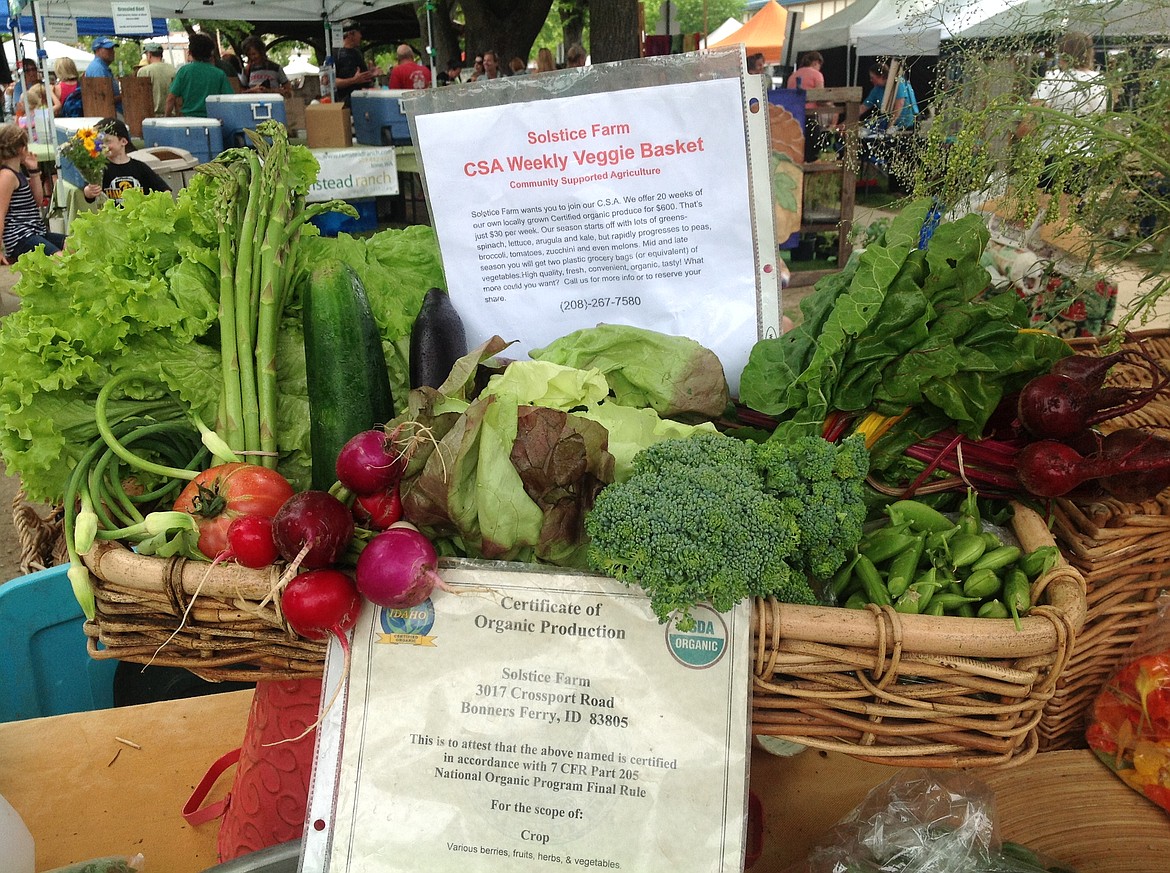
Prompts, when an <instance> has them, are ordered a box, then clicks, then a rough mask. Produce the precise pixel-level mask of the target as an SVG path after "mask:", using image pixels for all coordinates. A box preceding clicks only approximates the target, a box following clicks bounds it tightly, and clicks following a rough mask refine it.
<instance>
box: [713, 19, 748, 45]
mask: <svg viewBox="0 0 1170 873" xmlns="http://www.w3.org/2000/svg"><path fill="white" fill-rule="evenodd" d="M741 27H743V22H742V21H739V20H738V19H735V18H729V19H727V20H726V21H725V22H723V23H722V24H721V25H719V26H718V27H717V28H715V29H714V30H713V31H711V32H710V33H709V34H707V39H706V41H705V43H704V44H705V45H714V44H715V43H717V42H719V40H721V39H723V38H725V37H728V36H731V35H732V34H733V33H735V32H736V31H737V30H739V29H740V28H741Z"/></svg>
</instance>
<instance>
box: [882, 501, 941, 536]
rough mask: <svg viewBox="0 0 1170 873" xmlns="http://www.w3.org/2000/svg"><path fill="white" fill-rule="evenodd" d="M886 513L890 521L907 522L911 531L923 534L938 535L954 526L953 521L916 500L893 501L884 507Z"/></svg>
mask: <svg viewBox="0 0 1170 873" xmlns="http://www.w3.org/2000/svg"><path fill="white" fill-rule="evenodd" d="M886 513H887V514H888V515H889V516H890V518H891V519H892V520H894V521H905V522H909V523H910V528H911V530H916V531H921V532H924V533H932V532H933V533H938V532H941V531H944V530H950V529H951V528H952V527H954V526H955V523H954V522H953V521H951V520H950V519H949V518H947V517H946V516H945V515H943V514H942V513H941V512H939V511H938V510H937V509H935V508H934V507H933V506H927V505H926V504H925V503H919V502H918V501H917V500H895V501H894V502H893V503H891V504H890V505H889V506H887V507H886Z"/></svg>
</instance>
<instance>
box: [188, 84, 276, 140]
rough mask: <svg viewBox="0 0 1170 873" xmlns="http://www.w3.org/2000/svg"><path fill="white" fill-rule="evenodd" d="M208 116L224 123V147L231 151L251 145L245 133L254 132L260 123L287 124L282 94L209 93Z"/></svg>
mask: <svg viewBox="0 0 1170 873" xmlns="http://www.w3.org/2000/svg"><path fill="white" fill-rule="evenodd" d="M207 116H208V117H209V118H218V119H219V120H220V121H221V122H223V144H224V146H225V147H226V148H229V149H230V148H233V147H235V146H246V145H248V138H247V137H246V136H244V131H245V130H255V129H256V125H257V124H259V123H260V122H261V121H268V120H269V119H270V118H272V119H275V120H277V121H279V122H280V123H281V124H285V123H286V122H285V112H284V97H282V96H281V95H280V94H209V95H207Z"/></svg>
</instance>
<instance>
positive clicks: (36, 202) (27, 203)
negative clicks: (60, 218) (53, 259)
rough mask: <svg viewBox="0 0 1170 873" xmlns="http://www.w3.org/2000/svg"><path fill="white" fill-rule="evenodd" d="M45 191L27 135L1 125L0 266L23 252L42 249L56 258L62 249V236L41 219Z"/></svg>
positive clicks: (7, 125)
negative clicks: (0, 252)
mask: <svg viewBox="0 0 1170 873" xmlns="http://www.w3.org/2000/svg"><path fill="white" fill-rule="evenodd" d="M43 200H44V190H43V189H42V187H41V168H40V167H39V166H38V165H37V159H36V157H34V156H33V155H32V154H30V153H29V150H28V131H26V130H24V129H23V128H21V127H19V126H18V125H16V124H0V239H2V240H3V243H4V254H3V255H2V256H0V264H4V265H11V264H14V263H16V259H17V258H19V257H20V256H21V255H23V254H24V253H25V252H30V251H32V250H33V249H35V248H36V247H37V246H44V249H45V254H47V255H55V254H57V253H59V252H60V251H61V249H63V248H64V247H65V236H64V235H63V234H60V233H50V232H49V229H48V227H47V226H46V225H45V219H44V216H42V215H41V203H42V202H43Z"/></svg>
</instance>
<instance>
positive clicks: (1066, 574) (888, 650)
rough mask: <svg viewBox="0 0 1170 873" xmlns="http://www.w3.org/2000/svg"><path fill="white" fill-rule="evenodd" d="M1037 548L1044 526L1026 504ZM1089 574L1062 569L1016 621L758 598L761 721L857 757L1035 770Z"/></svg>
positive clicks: (1022, 512) (1019, 526)
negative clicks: (1031, 765)
mask: <svg viewBox="0 0 1170 873" xmlns="http://www.w3.org/2000/svg"><path fill="white" fill-rule="evenodd" d="M1015 509H1016V512H1015V518H1014V521H1013V526H1014V528H1015V533H1016V537H1017V538H1018V539H1019V541H1020V544H1021V545H1022V546H1023V547H1024V548H1025V549H1026V550H1028V551H1031V550H1032V549H1035V548H1038V547H1039V546H1042V545H1051V544H1052V542H1053V539H1052V535H1051V533H1050V532H1049V530H1048V528H1047V527H1046V526H1045V524H1044V520H1043V519H1042V518H1041V517H1040V516H1039V515H1037V514H1036V513H1035V512H1033V511H1032V510H1029V509H1026V508H1025V507H1022V506H1018V505H1017V506H1016V507H1015ZM1084 585H1085V583H1084V580H1083V579H1082V578H1081V574H1080V573H1079V572H1078V571H1077V570H1076V569H1075V568H1073V567H1070V566H1068V565H1067V564H1066V563H1065V562H1063V561H1062V562H1061V564H1060V566H1057V567H1056V568H1054V569H1053V570H1051V571H1050V572H1049V573H1047V574H1045V576H1044V577H1042V578H1041V579H1040V580H1038V582H1037V583H1036V585H1035V586H1034V589H1033V592H1032V593H1033V601H1034V602H1035V603H1037V604H1038V605H1037V606H1036V607H1035V608H1033V609H1032V611H1031V613H1030V614H1029V616H1028V617H1027V618H1025V619H1023V621H1022V629H1021V630H1019V631H1017V630H1016V629H1015V627H1014V625H1013V623H1012V622H1011V621H1010V620H998V619H985V618H952V617H945V616H939V617H935V616H925V615H903V614H900V613H897V612H895V611H894V610H893V609H891V608H889V607H882V608H878V607H875V606H871V607H870V609H869V610H851V609H841V608H836V609H834V608H828V607H812V606H796V605H793V604H787V603H777V602H776V601H772V600H769V601H759V602H757V606H756V615H755V667H754V669H755V682H754V694H753V702H752V727H753V732H754V733H756V734H757V735H759V734H766V735H772V736H780V737H783V738H785V739H788V740H792V741H794V742H797V743H801V744H803V745H806V746H812V747H814V748H819V749H826V750H829V751H835V752H844V753H846V754H849V755H852V756H853V757H856V758H861V759H864V760H869V761H878V762H882V763H889V764H897V765H905V766H920V767H997V766H1009V765H1012V764H1018V763H1022V762H1023V761H1026V760H1028V759H1029V758H1030V757H1032V756H1033V755H1034V754H1035V753H1036V751H1037V749H1038V746H1039V738H1038V733H1037V725H1038V723H1039V721H1040V718H1041V714H1042V712H1043V710H1044V707H1045V705H1046V704H1047V703H1048V702H1049V700H1050V698H1051V697H1052V694H1053V692H1054V690H1055V688H1056V684H1057V679H1058V677H1059V676H1060V674H1061V671H1062V670H1063V669H1064V667H1065V664H1066V663H1067V661H1068V658H1069V655H1070V654H1071V652H1072V648H1073V643H1074V638H1075V636H1076V634H1077V632H1078V631H1079V630H1080V628H1081V625H1082V623H1083V621H1084V617H1085V596H1084Z"/></svg>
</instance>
